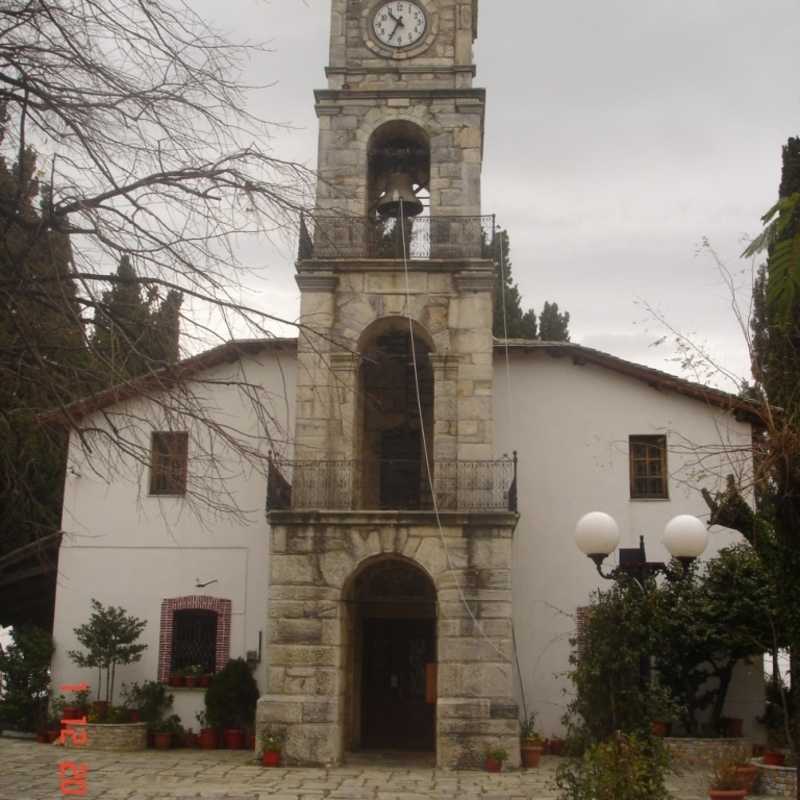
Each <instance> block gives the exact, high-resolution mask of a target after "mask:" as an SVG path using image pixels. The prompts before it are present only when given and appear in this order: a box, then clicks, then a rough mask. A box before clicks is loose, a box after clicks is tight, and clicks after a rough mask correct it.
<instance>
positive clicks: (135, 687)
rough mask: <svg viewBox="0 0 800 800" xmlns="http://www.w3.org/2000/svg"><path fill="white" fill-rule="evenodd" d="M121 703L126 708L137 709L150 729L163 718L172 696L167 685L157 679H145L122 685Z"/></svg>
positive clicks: (170, 706) (169, 706)
mask: <svg viewBox="0 0 800 800" xmlns="http://www.w3.org/2000/svg"><path fill="white" fill-rule="evenodd" d="M122 698H123V705H124V706H125V708H128V709H134V708H135V709H137V710H138V711H139V716H140V717H141V720H142V722H146V723H147V726H148V728H149V729H150V730H153V729H154V728H155V727H156V725H158V723H159V722H161V720H162V719H163V718H164V715H165V714H166V713H167V711H169V710H170V709H171V708H172V700H173V697H172V695H171V694H169V692H167V687H166V686H165V685H164V684H163V683H159V682H158V681H145V682H144V683H143V684H142V685H141V686H140V685H139V684H138V683H132V684H131V685H130V686H128V685H127V684H123V685H122Z"/></svg>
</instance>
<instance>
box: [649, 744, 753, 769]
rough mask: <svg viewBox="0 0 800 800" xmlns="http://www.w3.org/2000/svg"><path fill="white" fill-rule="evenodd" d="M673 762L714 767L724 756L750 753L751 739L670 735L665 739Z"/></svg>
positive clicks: (689, 765) (729, 756) (687, 765)
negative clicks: (691, 737) (696, 737)
mask: <svg viewBox="0 0 800 800" xmlns="http://www.w3.org/2000/svg"><path fill="white" fill-rule="evenodd" d="M664 741H665V743H666V745H667V749H668V750H669V754H670V756H672V759H673V762H674V763H675V764H676V765H677V766H680V767H686V768H693V769H696V768H698V767H712V766H713V765H714V763H715V762H717V761H719V760H720V759H723V758H732V757H734V756H735V755H737V754H738V753H741V752H746V753H750V752H752V750H753V742H752V741H751V740H750V739H690V738H684V737H669V738H667V739H665V740H664Z"/></svg>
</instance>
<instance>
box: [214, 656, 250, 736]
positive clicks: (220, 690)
mask: <svg viewBox="0 0 800 800" xmlns="http://www.w3.org/2000/svg"><path fill="white" fill-rule="evenodd" d="M257 700H258V686H257V685H256V682H255V680H254V678H253V675H252V672H251V671H250V667H249V666H248V665H247V662H246V661H244V660H243V659H241V658H236V659H233V660H232V661H229V662H228V663H227V664H226V665H225V667H224V668H223V669H222V670H220V671H219V672H218V673H217V674H216V675H214V677H213V679H212V680H211V683H210V684H209V687H208V689H206V697H205V701H206V714H207V716H208V721H209V723H210V724H211V725H212V726H213V727H214V728H221V729H222V730H223V737H224V740H225V746H226V747H227V748H228V749H230V750H240V749H242V748H243V747H244V729H245V728H246V727H248V726H252V725H253V721H254V719H255V714H256V701H257Z"/></svg>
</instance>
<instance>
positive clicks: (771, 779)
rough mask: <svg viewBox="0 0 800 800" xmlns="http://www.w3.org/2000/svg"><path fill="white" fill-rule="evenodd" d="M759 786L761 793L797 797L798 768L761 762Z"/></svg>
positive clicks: (759, 766) (772, 795)
mask: <svg viewBox="0 0 800 800" xmlns="http://www.w3.org/2000/svg"><path fill="white" fill-rule="evenodd" d="M757 788H758V790H759V792H760V793H761V794H766V795H770V796H771V797H796V796H797V770H796V769H795V767H772V766H769V765H766V764H759V765H758V783H757Z"/></svg>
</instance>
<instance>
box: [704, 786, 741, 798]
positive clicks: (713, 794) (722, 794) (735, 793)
mask: <svg viewBox="0 0 800 800" xmlns="http://www.w3.org/2000/svg"><path fill="white" fill-rule="evenodd" d="M746 796H747V792H746V791H745V790H744V789H709V790H708V797H709V800H744V798H745V797H746Z"/></svg>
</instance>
